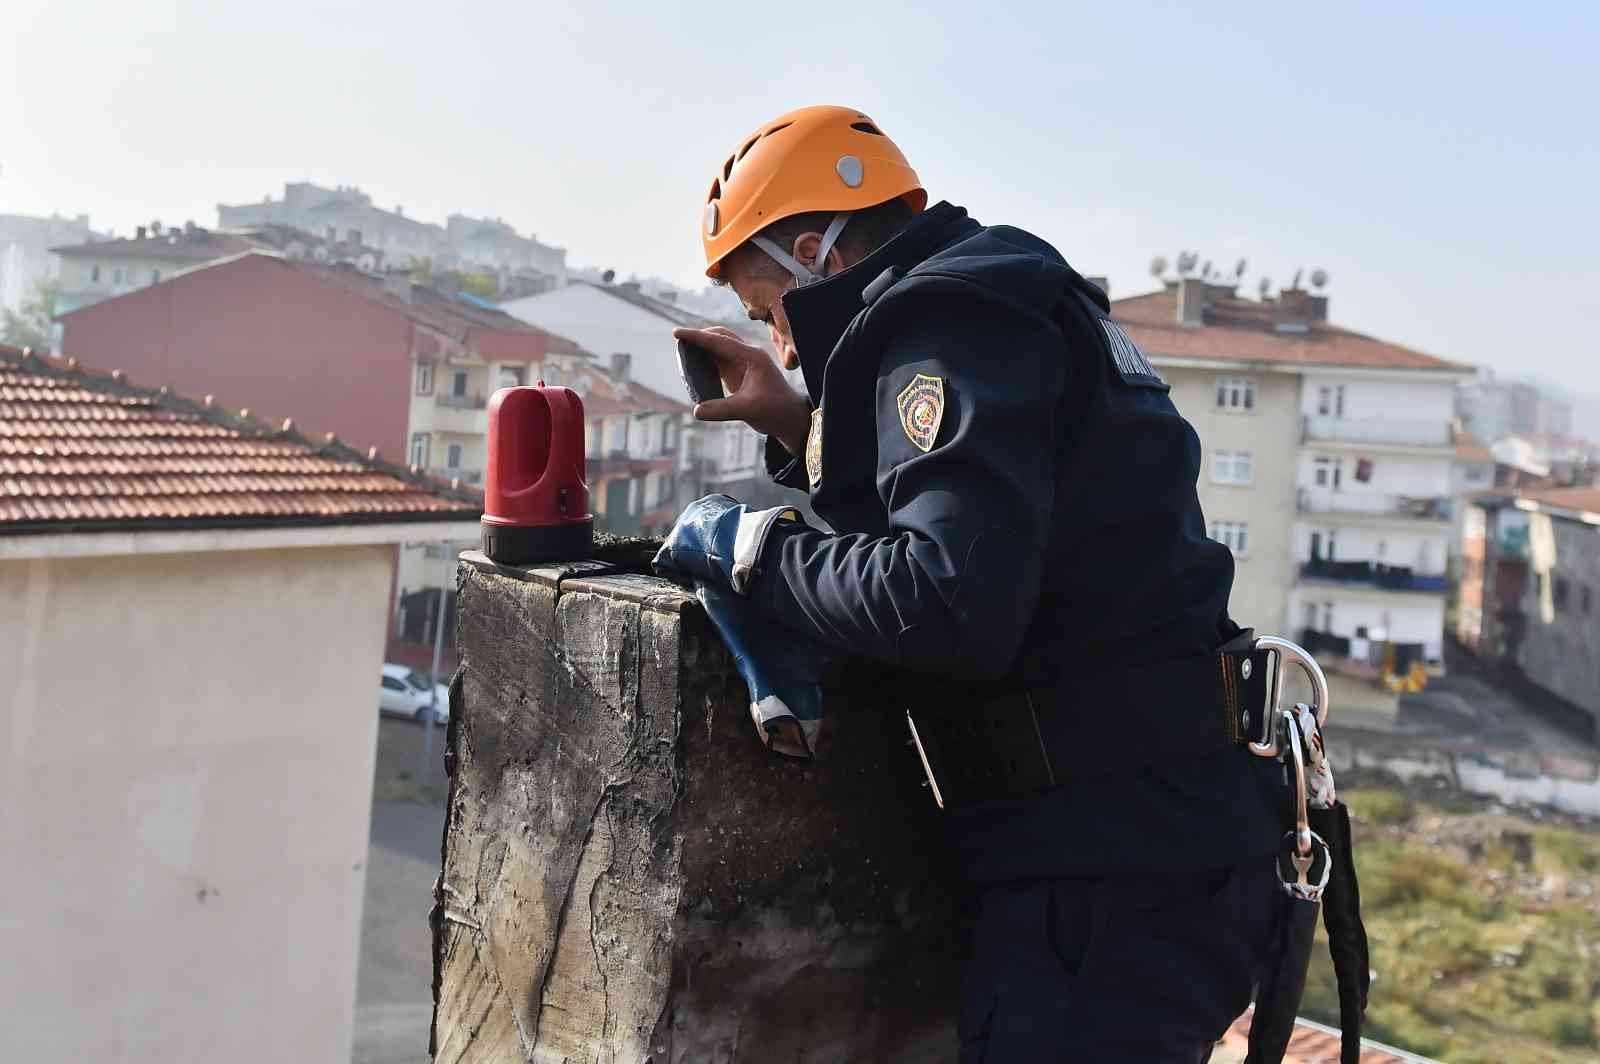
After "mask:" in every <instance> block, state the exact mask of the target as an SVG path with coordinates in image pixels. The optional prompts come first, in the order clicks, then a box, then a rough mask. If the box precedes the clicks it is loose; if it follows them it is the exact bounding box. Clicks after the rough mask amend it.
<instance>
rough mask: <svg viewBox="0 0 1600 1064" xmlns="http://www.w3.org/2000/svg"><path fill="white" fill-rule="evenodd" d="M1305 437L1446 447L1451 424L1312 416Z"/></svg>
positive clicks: (1306, 420)
mask: <svg viewBox="0 0 1600 1064" xmlns="http://www.w3.org/2000/svg"><path fill="white" fill-rule="evenodd" d="M1305 438H1306V439H1308V440H1334V441H1338V442H1341V443H1402V444H1409V445H1413V446H1426V447H1446V446H1448V445H1449V443H1450V424H1449V422H1447V421H1419V420H1408V419H1406V418H1366V419H1362V418H1342V417H1330V416H1327V415H1322V414H1310V415H1307V417H1306V419H1305Z"/></svg>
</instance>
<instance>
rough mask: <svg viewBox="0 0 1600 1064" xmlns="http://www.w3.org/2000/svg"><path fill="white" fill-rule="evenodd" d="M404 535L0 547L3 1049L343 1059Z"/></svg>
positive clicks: (7, 1055)
mask: <svg viewBox="0 0 1600 1064" xmlns="http://www.w3.org/2000/svg"><path fill="white" fill-rule="evenodd" d="M392 550H393V548H392V547H390V546H360V547H337V548H305V549H295V550H276V551H251V552H229V553H226V554H171V555H150V556H136V557H111V558H80V559H65V560H61V559H57V560H26V561H6V562H0V603H3V604H4V608H3V609H0V736H3V739H0V742H3V747H0V758H3V760H0V863H3V866H4V867H5V868H6V870H7V884H6V901H5V904H4V905H3V906H0V955H3V956H4V958H5V960H4V962H3V963H0V1000H3V1001H4V1002H5V1012H6V1019H5V1021H4V1022H3V1023H0V1060H6V1061H80V1060H82V1061H91V1060H92V1061H96V1062H100V1064H117V1062H141V1064H142V1062H147V1061H172V1062H178V1061H230V1062H242V1064H253V1062H260V1064H280V1062H282V1061H296V1062H305V1064H311V1062H319V1064H347V1062H348V1061H349V1059H350V1037H351V1017H352V1013H353V1009H354V998H355V978H356V962H357V951H358V945H359V936H360V926H361V919H360V917H361V897H362V883H363V879H364V876H365V861H366V852H367V831H368V816H369V808H370V799H371V787H372V766H373V755H374V742H375V735H376V727H377V723H376V710H377V706H376V701H377V695H376V692H377V688H376V677H377V671H378V665H379V663H380V661H381V660H382V655H383V646H384V623H383V619H384V612H385V611H384V608H383V607H384V604H385V603H386V602H387V600H388V593H389V574H390V560H391V558H392ZM418 919H419V920H421V919H422V913H421V912H420V911H419V913H418Z"/></svg>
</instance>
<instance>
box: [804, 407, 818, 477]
mask: <svg viewBox="0 0 1600 1064" xmlns="http://www.w3.org/2000/svg"><path fill="white" fill-rule="evenodd" d="M806 479H807V480H809V481H810V482H811V489H812V490H813V491H815V490H816V487H817V485H818V484H820V483H822V407H820V406H819V407H817V408H816V409H815V410H813V411H811V431H809V432H807V433H806Z"/></svg>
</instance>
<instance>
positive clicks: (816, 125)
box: [701, 106, 928, 282]
mask: <svg viewBox="0 0 1600 1064" xmlns="http://www.w3.org/2000/svg"><path fill="white" fill-rule="evenodd" d="M896 196H901V197H904V198H905V200H906V202H907V203H909V204H910V205H911V208H912V209H913V210H916V211H920V210H922V209H923V208H924V207H926V206H927V205H928V193H927V192H926V191H924V190H923V188H922V183H921V182H920V181H918V180H917V173H916V171H915V170H913V169H911V164H910V163H908V162H906V157H905V156H904V155H902V154H901V153H900V149H899V148H897V147H895V143H894V141H892V140H890V139H889V138H888V137H886V136H884V135H883V133H882V131H880V130H879V129H878V126H877V123H875V122H873V121H872V119H870V118H868V117H867V116H866V115H864V114H862V113H861V112H860V111H856V110H852V109H851V108H848V107H826V106H819V107H802V108H800V109H799V110H798V111H790V112H789V113H788V114H786V115H780V116H779V117H777V118H775V119H773V120H772V121H771V122H768V123H766V124H765V125H763V126H762V127H761V128H760V129H758V130H756V131H755V132H754V133H752V134H750V135H749V136H748V137H746V138H745V139H744V141H743V142H741V145H740V147H739V149H738V150H737V151H735V152H734V153H733V154H732V155H729V156H728V158H727V161H726V162H724V163H723V164H722V167H721V168H720V169H719V170H718V171H717V176H716V177H715V178H714V179H713V180H712V182H711V193H710V195H708V196H707V197H706V206H705V214H704V218H703V219H702V225H701V239H702V240H703V241H704V243H705V249H706V276H707V277H716V276H717V274H718V269H719V266H720V264H721V262H722V260H723V259H725V258H727V257H728V255H729V254H731V253H732V252H733V250H734V248H737V247H738V246H739V245H741V244H743V243H744V242H745V241H747V240H750V239H751V238H752V237H755V238H756V239H757V241H762V238H760V237H756V234H757V233H759V232H760V231H761V230H762V229H764V228H766V227H767V226H769V225H771V224H772V223H773V222H776V221H778V220H779V219H782V218H788V217H791V216H792V215H796V214H806V213H808V212H811V211H834V212H836V217H835V218H834V222H833V224H832V225H830V226H829V227H828V233H827V235H825V236H824V239H823V246H822V250H821V252H820V253H819V254H818V256H817V258H818V260H821V259H822V258H824V257H826V255H827V253H828V249H829V248H830V247H832V245H833V241H834V240H835V239H837V237H838V235H839V231H840V230H841V229H843V228H844V224H845V221H846V220H847V219H848V217H849V212H850V211H858V210H863V209H865V208H867V207H876V206H877V205H878V204H880V203H885V202H887V201H889V200H892V199H894V198H895V197H896ZM762 243H763V246H764V249H765V250H766V251H767V253H768V254H769V255H772V256H773V257H774V258H776V259H778V261H779V262H780V263H781V264H782V265H783V266H784V267H785V268H786V269H788V270H790V272H793V273H795V274H796V276H797V277H799V278H800V280H801V281H802V282H804V281H807V280H811V279H814V277H813V276H811V271H810V268H809V267H807V266H805V265H804V264H802V263H797V262H795V260H794V259H793V258H791V257H790V255H789V254H788V252H787V250H784V249H778V248H777V247H776V245H774V244H772V242H771V241H762ZM798 270H804V271H806V274H807V276H802V275H801V274H800V273H799V272H797V271H798Z"/></svg>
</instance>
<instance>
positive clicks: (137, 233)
mask: <svg viewBox="0 0 1600 1064" xmlns="http://www.w3.org/2000/svg"><path fill="white" fill-rule="evenodd" d="M133 232H134V237H133V238H134V239H135V240H143V239H144V238H145V234H146V233H148V232H149V230H148V229H146V228H145V227H144V226H142V225H141V226H139V228H137V229H135V230H134V231H133Z"/></svg>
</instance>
